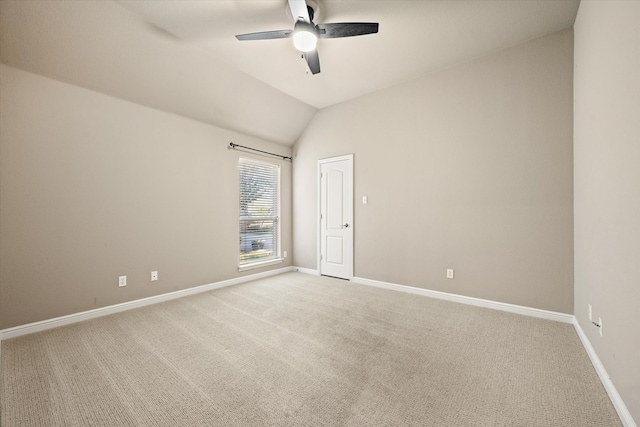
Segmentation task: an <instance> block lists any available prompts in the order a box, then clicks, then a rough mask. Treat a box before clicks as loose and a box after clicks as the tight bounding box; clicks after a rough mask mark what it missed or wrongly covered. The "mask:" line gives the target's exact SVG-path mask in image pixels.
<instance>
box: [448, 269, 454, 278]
mask: <svg viewBox="0 0 640 427" xmlns="http://www.w3.org/2000/svg"><path fill="white" fill-rule="evenodd" d="M447 279H453V268H447Z"/></svg>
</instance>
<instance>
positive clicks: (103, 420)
mask: <svg viewBox="0 0 640 427" xmlns="http://www.w3.org/2000/svg"><path fill="white" fill-rule="evenodd" d="M1 360H2V367H1V368H2V396H1V405H0V408H1V410H2V413H1V418H0V421H1V422H0V424H1V425H2V426H3V427H14V426H30V427H32V426H243V427H245V426H581V427H583V426H620V425H621V423H620V420H619V418H618V417H617V415H616V412H615V409H614V408H613V406H612V404H611V402H610V401H609V399H608V397H607V394H606V392H605V390H604V388H603V386H602V385H601V383H600V381H599V379H598V377H597V374H596V372H595V371H594V369H593V367H592V365H591V363H590V361H589V358H588V356H587V354H586V352H585V351H584V349H583V347H582V345H581V343H580V340H579V338H578V336H577V335H576V333H575V331H574V329H573V326H571V325H569V324H563V323H555V322H552V321H547V320H540V319H535V318H530V317H524V316H519V315H515V314H510V313H504V312H499V311H494V310H488V309H483V308H478V307H473V306H467V305H461V304H456V303H452V302H447V301H442V300H436V299H430V298H426V297H421V296H416V295H411V294H404V293H400V292H394V291H388V290H383V289H378V288H373V287H368V286H363V285H357V284H354V283H350V282H346V281H341V280H336V279H331V278H326V277H322V278H321V277H316V276H310V275H305V274H301V273H288V274H284V275H280V276H275V277H271V278H267V279H263V280H259V281H255V282H251V283H246V284H242V285H237V286H233V287H228V288H224V289H219V290H216V291H211V292H207V293H202V294H198V295H193V296H189V297H185V298H182V299H179V300H173V301H169V302H165V303H161V304H156V305H153V306H149V307H145V308H141V309H136V310H132V311H128V312H124V313H119V314H115V315H112V316H108V317H103V318H99V319H95V320H90V321H86V322H82V323H77V324H74V325H70V326H65V327H62V328H58V329H53V330H49V331H45V332H41V333H37V334H32V335H27V336H23V337H19V338H14V339H10V340H6V341H3V343H2V359H1Z"/></svg>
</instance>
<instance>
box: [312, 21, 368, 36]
mask: <svg viewBox="0 0 640 427" xmlns="http://www.w3.org/2000/svg"><path fill="white" fill-rule="evenodd" d="M317 28H318V38H321V39H335V38H339V37H353V36H363V35H365V34H374V33H377V32H378V23H377V22H340V23H336V24H318V25H317Z"/></svg>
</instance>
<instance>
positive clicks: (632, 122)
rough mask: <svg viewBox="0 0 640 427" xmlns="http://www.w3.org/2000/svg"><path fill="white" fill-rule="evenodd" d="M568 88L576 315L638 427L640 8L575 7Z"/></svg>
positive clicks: (622, 4)
mask: <svg viewBox="0 0 640 427" xmlns="http://www.w3.org/2000/svg"><path fill="white" fill-rule="evenodd" d="M574 90H575V120H574V138H575V139H574V150H575V177H574V182H575V196H574V198H575V208H574V209H575V314H576V318H577V320H578V322H579V323H580V326H581V327H582V329H583V330H584V331H585V333H586V334H587V336H588V338H589V340H590V341H591V343H592V344H593V347H594V348H595V350H596V353H597V354H598V357H599V358H600V360H601V361H602V363H603V364H604V366H605V368H606V370H607V372H608V374H609V375H610V376H611V380H612V381H613V384H614V385H615V387H616V389H617V390H618V392H619V393H620V395H621V397H622V399H623V400H624V402H625V404H626V405H627V408H628V409H629V411H630V412H631V414H632V416H633V417H634V419H635V422H636V423H637V424H639V425H640V362H639V361H640V331H639V330H638V327H639V325H640V2H634V1H583V2H582V3H581V4H580V9H579V11H578V17H577V19H576V23H575V79H574ZM588 304H591V305H592V307H593V314H594V316H595V317H596V319H597V318H599V317H601V318H602V321H603V336H602V337H600V336H599V334H598V328H597V327H595V326H593V325H592V324H591V322H589V319H588V308H587V307H588Z"/></svg>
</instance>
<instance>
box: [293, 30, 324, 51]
mask: <svg viewBox="0 0 640 427" xmlns="http://www.w3.org/2000/svg"><path fill="white" fill-rule="evenodd" d="M317 44H318V36H316V35H315V34H314V33H312V32H310V31H307V30H299V31H296V32H294V33H293V45H294V46H295V48H296V49H298V50H299V51H300V52H312V51H313V50H314V49H315V48H316V45H317Z"/></svg>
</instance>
